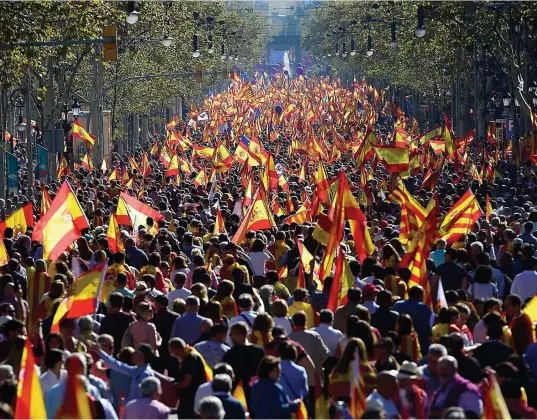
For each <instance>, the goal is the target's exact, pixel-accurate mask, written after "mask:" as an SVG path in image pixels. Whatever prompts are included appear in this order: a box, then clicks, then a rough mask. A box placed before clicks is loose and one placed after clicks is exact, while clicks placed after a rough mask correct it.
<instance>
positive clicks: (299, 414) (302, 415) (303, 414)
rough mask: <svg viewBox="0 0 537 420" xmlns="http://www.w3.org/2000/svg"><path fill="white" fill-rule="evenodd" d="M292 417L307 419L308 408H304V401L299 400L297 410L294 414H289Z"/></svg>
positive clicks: (301, 419)
mask: <svg viewBox="0 0 537 420" xmlns="http://www.w3.org/2000/svg"><path fill="white" fill-rule="evenodd" d="M291 418H292V419H300V420H307V419H308V410H306V405H305V404H304V401H300V405H299V406H298V410H297V411H296V413H295V414H293V415H292V416H291Z"/></svg>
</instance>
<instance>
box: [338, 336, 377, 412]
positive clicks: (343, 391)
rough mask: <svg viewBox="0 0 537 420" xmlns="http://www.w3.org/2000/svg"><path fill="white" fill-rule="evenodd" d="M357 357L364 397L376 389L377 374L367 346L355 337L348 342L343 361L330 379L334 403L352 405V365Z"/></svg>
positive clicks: (340, 361)
mask: <svg viewBox="0 0 537 420" xmlns="http://www.w3.org/2000/svg"><path fill="white" fill-rule="evenodd" d="M356 357H358V365H359V369H360V378H362V379H363V382H362V381H360V382H361V383H363V389H362V392H363V393H364V396H365V397H367V396H368V395H369V394H371V393H372V392H373V390H374V389H375V388H376V385H377V374H376V373H375V369H373V366H371V364H370V363H369V360H368V356H367V350H366V347H365V344H364V342H363V341H362V340H361V339H359V338H356V337H354V338H351V339H350V340H349V341H348V343H347V345H346V346H345V350H344V351H343V354H342V356H341V359H340V360H339V362H338V363H337V365H336V366H335V367H334V369H333V370H332V372H331V373H330V375H329V377H328V380H329V385H328V392H329V393H330V395H331V396H332V400H333V401H334V402H337V401H343V402H345V403H347V404H349V403H350V395H351V379H352V378H353V375H354V372H353V367H352V363H353V361H354V360H355V358H356Z"/></svg>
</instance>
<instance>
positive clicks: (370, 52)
mask: <svg viewBox="0 0 537 420" xmlns="http://www.w3.org/2000/svg"><path fill="white" fill-rule="evenodd" d="M365 53H366V54H367V56H368V57H371V56H372V55H373V54H374V53H375V50H374V49H373V39H372V38H371V34H369V35H367V51H366V52H365Z"/></svg>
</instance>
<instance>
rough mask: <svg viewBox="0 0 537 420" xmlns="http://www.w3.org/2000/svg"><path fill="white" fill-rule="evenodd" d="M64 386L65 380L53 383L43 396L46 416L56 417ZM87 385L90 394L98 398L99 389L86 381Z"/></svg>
mask: <svg viewBox="0 0 537 420" xmlns="http://www.w3.org/2000/svg"><path fill="white" fill-rule="evenodd" d="M86 383H87V380H86ZM65 386H66V381H63V382H60V383H59V384H57V385H54V386H53V387H52V388H50V389H49V390H48V392H47V395H46V396H45V410H46V411H47V418H49V419H54V418H56V412H57V411H58V409H59V408H60V407H61V405H62V404H63V402H64V397H65ZM87 386H88V392H89V393H90V395H91V396H92V397H93V398H95V399H96V400H100V399H101V394H100V393H99V390H98V389H97V388H95V387H94V386H93V385H91V384H89V383H87Z"/></svg>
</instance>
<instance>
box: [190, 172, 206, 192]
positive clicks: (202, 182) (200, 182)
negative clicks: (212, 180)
mask: <svg viewBox="0 0 537 420" xmlns="http://www.w3.org/2000/svg"><path fill="white" fill-rule="evenodd" d="M192 183H193V184H194V186H195V187H196V188H197V187H200V186H204V187H206V186H207V174H206V173H205V169H202V170H201V171H199V173H198V174H197V175H196V178H194V181H193V182H192Z"/></svg>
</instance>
